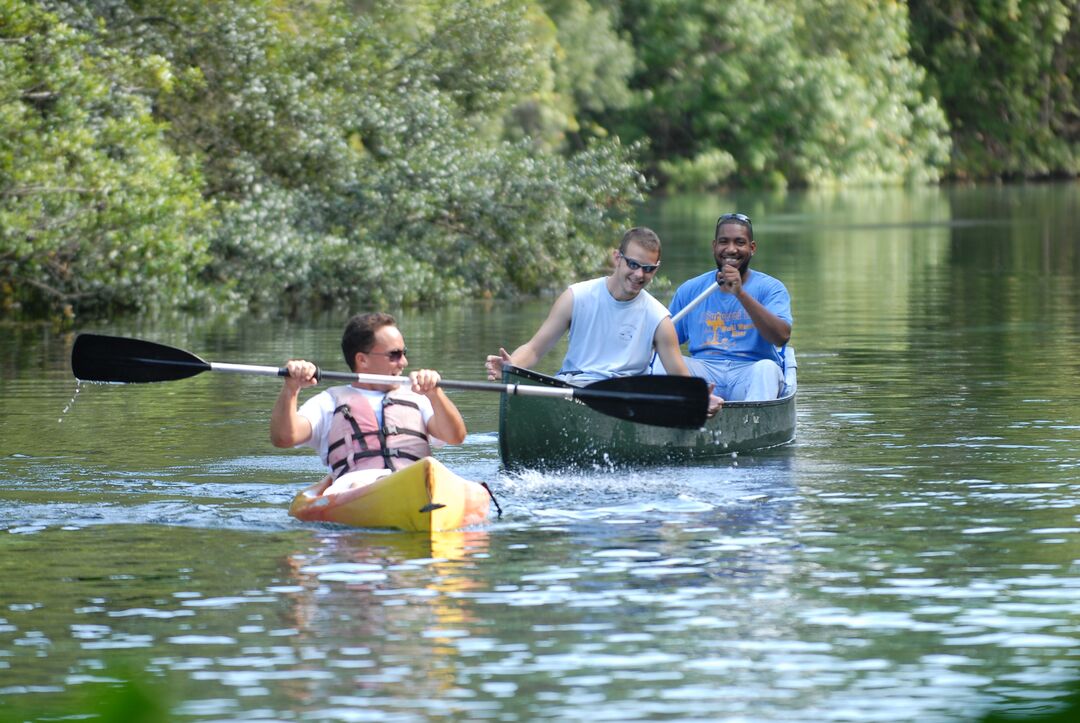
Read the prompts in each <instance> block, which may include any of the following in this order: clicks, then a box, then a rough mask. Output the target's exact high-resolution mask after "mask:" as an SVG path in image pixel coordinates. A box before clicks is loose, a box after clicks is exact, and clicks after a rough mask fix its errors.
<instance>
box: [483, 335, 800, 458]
mask: <svg viewBox="0 0 1080 723" xmlns="http://www.w3.org/2000/svg"><path fill="white" fill-rule="evenodd" d="M789 359H790V360H791V362H792V363H791V364H790V365H789V369H788V370H787V374H786V380H787V385H786V387H785V389H784V395H783V396H782V397H780V398H779V399H772V400H769V401H765V402H725V403H724V407H723V409H722V410H721V411H720V413H719V414H717V415H716V416H715V417H713V418H712V419H710V420H708V421H707V422H706V423H705V426H704V427H702V428H701V429H671V428H668V427H656V426H652V425H648V424H639V423H636V422H629V421H625V420H622V419H616V418H615V417H611V416H608V415H606V414H602V413H600V412H597V411H595V410H593V409H590V408H589V407H587V406H585V405H584V404H581V403H580V402H573V401H568V400H566V399H560V398H552V397H536V396H519V395H511V394H504V395H502V401H501V403H500V407H499V452H500V454H501V455H502V462H503V466H504V467H506V468H507V469H520V468H529V469H559V468H574V467H576V468H587V469H593V468H595V467H597V466H601V467H611V466H623V465H628V466H640V465H664V464H673V463H680V462H688V461H707V460H710V459H718V458H722V457H730V456H731V455H732V454H735V453H739V452H748V451H750V450H755V449H764V448H767V447H776V446H779V445H782V444H786V443H788V442H791V441H792V440H793V439H795V368H794V355H793V354H792V355H789ZM503 382H505V383H508V384H513V383H518V384H546V385H558V386H566V383H565V382H563V381H561V380H559V379H555V378H554V377H549V376H546V375H544V374H539V373H537V372H534V371H531V370H528V369H520V368H517V367H510V366H507V367H504V369H503Z"/></svg>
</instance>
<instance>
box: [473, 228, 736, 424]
mask: <svg viewBox="0 0 1080 723" xmlns="http://www.w3.org/2000/svg"><path fill="white" fill-rule="evenodd" d="M611 258H612V261H613V262H614V265H615V269H614V270H613V271H612V273H611V275H610V276H605V277H601V278H598V279H592V280H591V281H583V282H581V283H578V284H573V285H571V286H570V288H568V289H567V290H566V291H564V292H563V293H562V294H561V295H560V296H559V298H558V299H556V300H555V303H554V305H552V307H551V311H550V312H549V313H548V317H547V319H545V320H544V323H543V324H541V325H540V328H539V329H538V330H537V332H536V333H535V334H534V335H533V337H532V338H531V339H530V340H529V341H527V342H525V343H524V344H522V345H521V346H519V347H518V348H517V349H515V350H514V353H513V354H508V353H507V351H506V349H503V348H500V349H499V353H498V354H497V355H495V354H493V355H490V356H488V357H487V362H486V364H485V366H486V369H487V375H488V379H500V378H501V377H502V366H503V363H509V364H513V365H514V366H517V367H523V368H526V369H528V368H532V367H533V366H534V365H535V364H536V363H537V362H538V361H539V360H540V359H541V358H542V357H543V356H544V355H545V354H547V353H548V352H549V351H550V350H551V347H553V346H554V345H555V343H556V342H557V341H558V340H559V339H561V338H562V335H563V334H565V333H566V332H567V331H569V332H570V342H569V346H568V348H567V350H566V357H565V359H563V364H562V369H561V370H560V371H559V374H558V376H559V377H561V378H563V379H566V380H567V381H570V382H572V383H577V384H585V383H588V382H592V381H596V380H599V379H606V378H609V377H621V376H633V375H638V374H647V373H648V370H649V363H650V361H651V359H652V354H653V352H654V351H655V352H656V353H657V354H658V355H659V356H660V360H661V361H662V362H663V364H664V368H665V369H666V370H667V372H668V373H669V374H677V375H679V376H684V377H688V376H691V375H690V371H689V370H688V369H687V367H686V362H685V361H684V360H683V356H682V353H681V352H680V351H679V343H678V336H677V335H676V333H675V327H674V325H673V324H672V323H671V315H670V314H669V313H668V310H667V308H666V307H665V306H664V305H663V304H661V303H660V302H659V301H657V300H656V299H655V298H653V297H652V295H651V294H649V292H648V291H645V287H646V286H647V285H648V283H649V282H650V281H652V279H653V276H655V275H656V270H657V269H658V268H659V267H660V238H659V237H658V236H657V235H656V233H655V232H654V231H653V230H652V229H648V228H645V227H638V228H632V229H630V230H629V231H627V232H626V233H625V234H624V235H623V237H622V240H621V241H620V242H619V248H618V249H616V250H615V251H613V252H612V255H611ZM719 404H720V399H719V398H716V397H714V398H713V399H712V400H711V403H710V407H711V408H712V407H715V408H719Z"/></svg>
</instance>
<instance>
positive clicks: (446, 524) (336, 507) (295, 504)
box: [289, 457, 491, 532]
mask: <svg viewBox="0 0 1080 723" xmlns="http://www.w3.org/2000/svg"><path fill="white" fill-rule="evenodd" d="M331 482H332V480H331V478H329V477H327V478H325V479H323V480H322V481H321V482H319V483H318V484H315V485H312V486H311V487H308V488H307V489H305V490H303V491H301V492H300V493H299V494H297V495H296V497H295V498H294V499H293V501H292V504H291V505H290V506H289V514H290V515H292V516H293V517H295V518H297V519H299V520H303V521H305V522H336V523H338V524H343V525H352V526H354V527H373V528H378V527H389V528H395V529H399V530H407V531H418V532H438V531H442V530H455V529H458V528H461V527H468V526H469V525H476V524H480V523H482V522H483V521H484V520H485V519H486V518H487V515H488V511H489V509H490V505H491V496H490V495H489V494H488V491H487V490H486V489H485V488H484V487H483V486H482V485H480V484H478V483H476V482H472V481H469V480H467V479H464V478H462V477H459V476H458V475H456V474H454V473H453V472H451V471H450V470H449V469H447V468H446V467H445V466H444V465H443V464H442V463H441V462H439V461H438V460H437V459H435V458H434V457H425V458H424V459H422V460H420V461H418V462H415V463H413V464H411V465H409V466H408V467H405V468H404V469H400V470H398V471H397V472H394V473H393V474H390V475H388V476H386V477H382V478H380V479H378V480H376V481H374V482H371V483H369V484H365V485H363V486H362V487H357V488H354V489H350V490H347V491H345V492H339V493H335V494H324V492H325V490H326V489H327V487H329V486H330V483H331Z"/></svg>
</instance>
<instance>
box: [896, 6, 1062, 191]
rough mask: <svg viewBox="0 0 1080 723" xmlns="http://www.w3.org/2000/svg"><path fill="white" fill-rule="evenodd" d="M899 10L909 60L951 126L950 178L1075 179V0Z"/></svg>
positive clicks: (914, 7)
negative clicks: (906, 22)
mask: <svg viewBox="0 0 1080 723" xmlns="http://www.w3.org/2000/svg"><path fill="white" fill-rule="evenodd" d="M909 3H910V5H911V14H912V21H913V22H912V28H913V33H912V35H913V46H914V52H913V57H914V58H915V59H916V60H917V61H918V62H919V63H921V64H923V65H924V66H925V67H926V68H927V69H928V70H929V71H930V77H931V79H932V81H933V88H932V91H933V92H934V93H935V94H936V95H938V96H939V97H940V98H941V101H942V104H943V105H944V107H945V109H946V111H947V113H948V116H949V122H950V124H951V126H952V133H953V139H954V145H955V151H954V158H953V163H952V172H953V173H954V174H955V175H957V176H960V177H971V178H998V177H1011V178H1023V177H1033V176H1051V175H1067V176H1075V175H1077V174H1080V0H1010V1H1009V2H993V3H990V2H970V1H969V0H909Z"/></svg>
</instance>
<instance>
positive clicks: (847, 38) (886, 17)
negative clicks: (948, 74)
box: [608, 0, 948, 187]
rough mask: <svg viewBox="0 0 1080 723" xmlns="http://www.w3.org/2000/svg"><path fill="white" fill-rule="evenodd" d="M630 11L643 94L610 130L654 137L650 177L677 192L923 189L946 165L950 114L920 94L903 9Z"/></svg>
mask: <svg viewBox="0 0 1080 723" xmlns="http://www.w3.org/2000/svg"><path fill="white" fill-rule="evenodd" d="M621 7H622V25H623V27H625V28H626V29H627V30H628V31H629V32H630V33H631V35H632V36H633V39H634V45H635V48H636V49H637V51H638V58H639V60H640V62H641V69H640V70H639V71H638V72H637V73H636V75H635V76H634V79H633V82H632V86H633V87H634V88H635V89H636V90H637V91H638V96H637V102H636V103H635V104H634V105H633V106H631V107H630V109H629V110H628V111H627V112H625V113H622V114H619V115H615V116H611V117H610V118H609V120H608V122H609V123H611V124H612V125H613V126H614V127H615V128H617V129H618V131H619V132H620V134H622V135H623V137H624V139H636V138H648V139H650V140H651V142H652V146H651V147H652V154H651V158H652V159H653V160H652V167H653V168H654V169H660V170H662V172H664V174H665V175H666V176H667V178H668V180H669V181H670V182H672V183H673V184H674V185H677V186H686V187H690V186H703V187H709V186H716V185H719V184H723V183H738V184H746V185H767V186H783V185H787V184H809V185H827V184H834V183H845V184H853V183H896V182H926V181H934V180H936V179H937V178H938V177H939V174H940V168H941V167H942V166H943V165H944V164H945V163H946V162H947V158H948V138H947V135H946V129H947V128H946V123H945V117H944V114H943V113H942V112H941V110H940V108H939V107H938V106H937V105H936V103H935V102H934V100H933V99H932V98H925V97H923V96H922V95H921V92H920V86H921V84H922V82H923V73H922V71H921V70H920V69H919V68H918V67H917V66H916V65H915V64H914V63H912V62H911V61H910V60H909V59H908V39H907V13H906V8H905V6H904V5H902V4H899V3H895V2H889V3H879V2H872V1H870V0H771V1H768V2H766V1H765V0H626V2H623V3H621ZM718 152H719V153H718ZM724 154H727V155H729V156H730V158H731V161H729V160H727V156H725V155H724ZM660 161H664V162H665V164H664V165H662V166H661V164H660ZM732 161H733V162H732ZM709 170H711V173H704V172H703V171H709ZM688 181H691V182H688Z"/></svg>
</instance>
